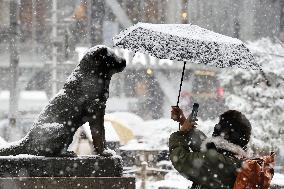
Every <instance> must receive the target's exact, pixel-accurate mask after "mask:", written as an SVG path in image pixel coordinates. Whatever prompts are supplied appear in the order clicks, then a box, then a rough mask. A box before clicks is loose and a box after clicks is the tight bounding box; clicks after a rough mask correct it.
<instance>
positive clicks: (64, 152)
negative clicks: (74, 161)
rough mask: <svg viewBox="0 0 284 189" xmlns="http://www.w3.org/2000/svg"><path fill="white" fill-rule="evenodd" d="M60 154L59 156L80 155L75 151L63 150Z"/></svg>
mask: <svg viewBox="0 0 284 189" xmlns="http://www.w3.org/2000/svg"><path fill="white" fill-rule="evenodd" d="M58 156H59V157H78V156H77V154H76V153H75V152H73V151H63V152H61V153H60V154H59V155H58Z"/></svg>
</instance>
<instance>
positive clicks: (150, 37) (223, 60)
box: [113, 23, 261, 106]
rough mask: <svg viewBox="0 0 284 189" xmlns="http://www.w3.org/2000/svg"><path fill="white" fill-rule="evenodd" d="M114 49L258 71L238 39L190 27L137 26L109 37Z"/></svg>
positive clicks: (145, 24) (197, 27) (174, 25)
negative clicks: (111, 39)
mask: <svg viewBox="0 0 284 189" xmlns="http://www.w3.org/2000/svg"><path fill="white" fill-rule="evenodd" d="M113 42H114V46H117V47H120V48H124V49H128V50H131V51H134V52H141V53H145V54H149V55H151V56H154V57H157V58H160V59H170V60H177V61H184V66H183V71H182V77H181V83H180V88H179V95H178V100H177V106H178V104H179V97H180V91H181V87H182V81H183V76H184V70H185V64H186V61H190V62H193V63H197V64H205V65H212V66H217V67H220V68H224V67H237V68H244V69H253V70H261V68H260V66H259V65H258V64H257V63H256V62H255V59H254V57H253V55H252V54H251V53H250V51H249V49H248V48H247V47H246V46H245V45H244V43H243V42H242V41H240V40H238V39H235V38H232V37H228V36H224V35H221V34H218V33H215V32H212V31H210V30H206V29H203V28H201V27H199V26H196V25H191V24H148V23H138V24H136V25H134V26H132V27H130V28H128V29H126V30H124V31H122V32H121V33H120V34H118V35H117V36H115V37H114V38H113Z"/></svg>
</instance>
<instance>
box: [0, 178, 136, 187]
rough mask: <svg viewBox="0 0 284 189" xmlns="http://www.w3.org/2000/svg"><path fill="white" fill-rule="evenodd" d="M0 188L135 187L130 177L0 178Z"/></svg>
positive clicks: (133, 180)
mask: <svg viewBox="0 0 284 189" xmlns="http://www.w3.org/2000/svg"><path fill="white" fill-rule="evenodd" d="M0 188H1V189H34V188H38V189H41V188H44V189H73V188H76V189H86V188H87V189H135V179H134V178H132V177H53V178H52V177H28V178H25V177H15V178H0Z"/></svg>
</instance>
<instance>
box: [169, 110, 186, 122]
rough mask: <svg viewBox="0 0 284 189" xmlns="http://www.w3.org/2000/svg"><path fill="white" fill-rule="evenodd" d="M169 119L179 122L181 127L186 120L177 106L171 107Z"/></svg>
mask: <svg viewBox="0 0 284 189" xmlns="http://www.w3.org/2000/svg"><path fill="white" fill-rule="evenodd" d="M171 119H172V120H174V121H177V122H179V123H180V124H181V125H183V123H184V122H185V120H186V118H185V116H184V114H183V111H182V110H181V109H180V108H179V107H178V106H172V111H171Z"/></svg>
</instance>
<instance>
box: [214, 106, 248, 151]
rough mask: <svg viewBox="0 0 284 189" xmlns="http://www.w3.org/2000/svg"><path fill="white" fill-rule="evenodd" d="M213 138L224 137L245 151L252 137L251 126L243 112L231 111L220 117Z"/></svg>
mask: <svg viewBox="0 0 284 189" xmlns="http://www.w3.org/2000/svg"><path fill="white" fill-rule="evenodd" d="M212 136H223V137H224V138H225V139H226V140H228V141H229V142H231V143H233V144H236V145H239V146H241V147H242V148H244V149H245V148H246V145H247V144H248V142H249V140H250V136H251V124H250V122H249V120H248V119H247V118H246V116H245V115H243V114H242V113H241V112H239V111H236V110H229V111H226V112H225V113H223V114H222V115H220V120H219V123H218V124H217V125H216V126H215V127H214V132H213V134H212Z"/></svg>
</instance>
